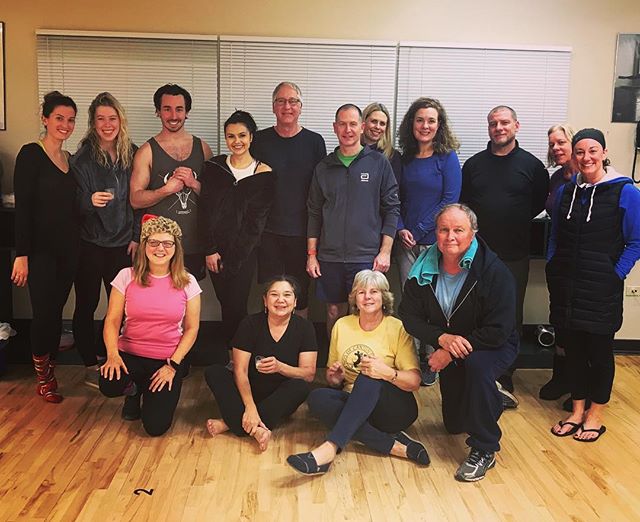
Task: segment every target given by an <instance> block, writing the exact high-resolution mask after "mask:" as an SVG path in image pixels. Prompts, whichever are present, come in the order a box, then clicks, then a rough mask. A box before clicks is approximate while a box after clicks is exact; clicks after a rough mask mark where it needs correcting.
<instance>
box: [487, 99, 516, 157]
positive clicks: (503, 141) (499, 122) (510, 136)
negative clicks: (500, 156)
mask: <svg viewBox="0 0 640 522" xmlns="http://www.w3.org/2000/svg"><path fill="white" fill-rule="evenodd" d="M487 121H488V124H489V139H490V140H491V145H492V148H493V149H503V148H509V147H510V146H511V144H512V143H513V142H514V141H515V139H516V134H517V133H518V131H519V130H520V123H519V122H518V121H517V120H516V119H515V118H514V117H513V114H512V113H511V111H510V110H509V109H498V110H497V111H495V112H492V113H491V114H490V115H489V117H488V119H487Z"/></svg>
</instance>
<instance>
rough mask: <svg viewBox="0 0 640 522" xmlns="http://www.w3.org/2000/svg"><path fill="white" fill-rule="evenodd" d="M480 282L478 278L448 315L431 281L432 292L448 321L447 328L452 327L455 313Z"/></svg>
mask: <svg viewBox="0 0 640 522" xmlns="http://www.w3.org/2000/svg"><path fill="white" fill-rule="evenodd" d="M477 284H478V280H477V279H476V280H475V281H474V282H473V284H472V285H471V288H469V290H468V291H467V293H466V294H465V295H464V297H463V298H462V300H461V301H460V302H459V303H458V306H456V307H455V308H454V309H453V311H452V312H451V314H450V315H449V316H447V314H445V313H444V310H443V309H442V305H441V304H440V301H438V296H437V295H436V291H435V290H434V288H433V284H432V283H429V288H431V292H432V293H433V297H435V299H436V303H438V308H440V311H441V312H442V317H444V320H445V321H446V322H447V328H451V318H452V317H453V316H454V314H455V313H456V312H457V311H458V310H459V309H460V307H461V306H462V304H463V303H464V302H465V301H466V300H467V297H469V294H470V293H471V291H472V290H473V289H474V288H475V287H476V285H477Z"/></svg>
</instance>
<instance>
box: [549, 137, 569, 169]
mask: <svg viewBox="0 0 640 522" xmlns="http://www.w3.org/2000/svg"><path fill="white" fill-rule="evenodd" d="M549 152H550V153H551V156H552V157H553V161H554V163H555V164H556V165H558V166H559V167H564V166H565V165H566V164H567V163H569V161H571V140H570V139H568V138H567V136H566V135H565V133H564V132H563V131H561V130H556V131H553V132H552V133H551V134H549Z"/></svg>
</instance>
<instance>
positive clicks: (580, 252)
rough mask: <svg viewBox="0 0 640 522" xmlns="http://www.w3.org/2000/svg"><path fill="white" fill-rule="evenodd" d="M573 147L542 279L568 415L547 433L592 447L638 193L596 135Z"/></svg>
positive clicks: (607, 388)
mask: <svg viewBox="0 0 640 522" xmlns="http://www.w3.org/2000/svg"><path fill="white" fill-rule="evenodd" d="M572 147H573V157H574V159H575V161H576V164H577V168H578V174H577V175H576V176H574V177H573V179H572V180H571V181H570V182H569V183H567V184H566V185H564V186H562V187H561V188H560V189H559V190H558V194H557V197H556V200H555V202H554V209H553V213H552V219H553V222H552V229H551V238H550V242H549V251H548V260H549V262H548V264H547V269H546V271H547V282H548V285H549V295H550V301H551V306H550V310H551V315H550V320H551V323H552V324H553V325H555V326H556V327H557V328H560V329H561V331H562V336H563V339H564V340H565V346H564V348H565V351H566V355H567V370H568V375H569V382H570V386H571V398H572V400H573V412H572V413H571V415H570V416H569V417H568V418H567V419H565V420H564V421H559V422H558V423H557V424H556V425H555V426H553V427H552V428H551V433H552V434H553V435H556V436H558V437H567V436H571V435H573V438H574V439H575V440H578V441H581V442H595V441H596V440H598V438H600V436H601V435H602V434H603V433H604V432H605V431H606V427H605V426H604V424H603V413H604V409H605V405H606V404H607V403H608V402H609V398H610V396H611V388H612V386H613V376H614V372H615V363H614V358H613V337H614V335H615V332H617V331H618V330H619V329H620V327H621V326H622V296H623V289H624V279H625V277H626V276H627V275H628V274H629V272H630V271H631V269H632V268H633V265H634V264H635V262H636V261H637V260H638V259H639V258H640V191H639V190H638V189H637V188H635V187H634V186H633V182H632V181H631V179H629V178H627V177H625V176H622V175H620V174H618V173H617V172H616V171H615V170H614V169H613V168H612V167H609V166H608V165H609V160H608V159H607V149H606V143H605V139H604V135H603V134H602V132H601V131H599V130H597V129H582V130H581V131H579V132H578V133H577V134H576V135H575V136H574V137H573V140H572ZM587 394H589V396H590V398H591V407H590V408H589V410H586V411H585V399H586V397H587Z"/></svg>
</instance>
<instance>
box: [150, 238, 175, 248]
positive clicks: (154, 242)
mask: <svg viewBox="0 0 640 522" xmlns="http://www.w3.org/2000/svg"><path fill="white" fill-rule="evenodd" d="M161 243H162V246H163V247H165V248H173V247H174V246H176V243H175V241H158V240H157V239H147V245H149V246H150V247H151V248H158V247H159V246H160V244H161Z"/></svg>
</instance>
